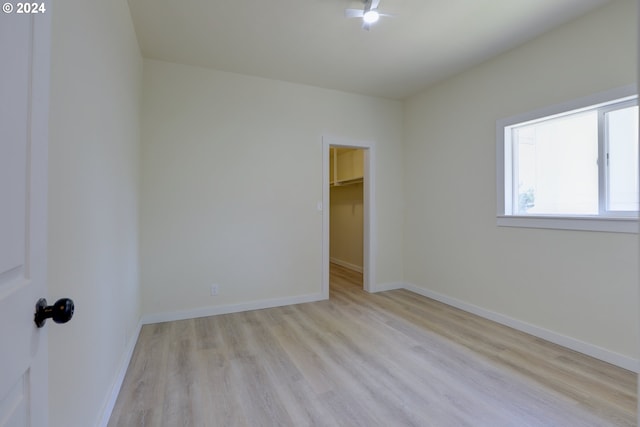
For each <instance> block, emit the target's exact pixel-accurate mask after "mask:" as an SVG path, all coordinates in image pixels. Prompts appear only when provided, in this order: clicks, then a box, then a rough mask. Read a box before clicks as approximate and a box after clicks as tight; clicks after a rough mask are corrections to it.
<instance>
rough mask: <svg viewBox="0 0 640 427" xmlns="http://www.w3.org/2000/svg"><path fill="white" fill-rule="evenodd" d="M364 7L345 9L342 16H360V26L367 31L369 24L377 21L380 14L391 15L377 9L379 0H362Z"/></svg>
mask: <svg viewBox="0 0 640 427" xmlns="http://www.w3.org/2000/svg"><path fill="white" fill-rule="evenodd" d="M363 1H364V9H345V11H344V16H346V17H347V18H362V28H363V29H364V30H367V31H369V28H371V24H374V23H376V22H378V19H380V17H381V16H393V15H389V14H387V13H381V12H380V11H378V5H379V4H380V0H363Z"/></svg>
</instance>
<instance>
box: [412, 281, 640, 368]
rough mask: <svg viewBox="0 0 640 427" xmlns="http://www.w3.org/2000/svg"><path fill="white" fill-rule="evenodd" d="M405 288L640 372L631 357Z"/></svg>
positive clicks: (488, 311) (469, 305) (438, 295)
mask: <svg viewBox="0 0 640 427" xmlns="http://www.w3.org/2000/svg"><path fill="white" fill-rule="evenodd" d="M404 288H405V289H407V290H409V291H411V292H415V293H416V294H419V295H422V296H425V297H427V298H431V299H434V300H436V301H440V302H442V303H444V304H447V305H450V306H452V307H456V308H459V309H460V310H464V311H467V312H469V313H473V314H475V315H478V316H480V317H484V318H485V319H489V320H493V321H494V322H497V323H500V324H502V325H505V326H509V327H510V328H513V329H516V330H519V331H521V332H526V333H528V334H530V335H533V336H535V337H538V338H542V339H544V340H547V341H550V342H552V343H554V344H558V345H561V346H563V347H566V348H569V349H571V350H575V351H577V352H580V353H583V354H586V355H587V356H591V357H594V358H596V359H600V360H602V361H605V362H607V363H611V364H612V365H616V366H619V367H621V368H624V369H627V370H629V371H632V372H636V373H638V372H640V361H639V360H637V359H633V358H631V357H628V356H624V355H622V354H619V353H615V352H613V351H610V350H607V349H604V348H602V347H598V346H596V345H593V344H589V343H586V342H584V341H580V340H577V339H575V338H571V337H568V336H566V335H562V334H559V333H557V332H553V331H550V330H548V329H544V328H541V327H539V326H535V325H532V324H530V323H527V322H523V321H521V320H517V319H514V318H512V317H509V316H505V315H504V314H500V313H496V312H494V311H491V310H487V309H484V308H482V307H478V306H476V305H473V304H469V303H466V302H464V301H461V300H458V299H456V298H452V297H448V296H446V295H442V294H439V293H437V292H434V291H431V290H429V289H425V288H421V287H419V286H417V285H414V284H411V283H405V286H404Z"/></svg>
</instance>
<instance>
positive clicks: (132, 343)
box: [97, 321, 142, 427]
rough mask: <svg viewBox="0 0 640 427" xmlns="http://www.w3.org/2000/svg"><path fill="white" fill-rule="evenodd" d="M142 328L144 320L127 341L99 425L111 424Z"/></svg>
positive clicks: (104, 426) (102, 426)
mask: <svg viewBox="0 0 640 427" xmlns="http://www.w3.org/2000/svg"><path fill="white" fill-rule="evenodd" d="M141 329H142V321H139V322H138V325H137V326H136V330H135V332H134V333H133V335H132V336H131V339H130V340H129V342H128V343H127V347H126V348H125V352H124V355H123V356H122V361H121V362H120V367H119V368H118V372H117V374H116V377H115V379H114V380H113V384H112V385H111V390H110V391H109V394H108V395H107V399H106V401H105V404H104V405H103V409H102V413H101V416H100V418H99V421H98V424H97V425H98V426H99V427H107V424H109V418H111V413H112V412H113V408H114V406H115V405H116V400H117V399H118V394H120V389H121V388H122V383H123V382H124V376H125V374H126V373H127V369H128V368H129V363H130V362H131V357H133V350H134V349H135V348H136V343H137V342H138V337H139V336H140V330H141Z"/></svg>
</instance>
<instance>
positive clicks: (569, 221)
mask: <svg viewBox="0 0 640 427" xmlns="http://www.w3.org/2000/svg"><path fill="white" fill-rule="evenodd" d="M496 223H497V225H498V226H499V227H520V228H547V229H553V230H581V231H602V232H609V233H638V218H636V217H633V218H613V217H557V216H515V215H499V216H498V217H497V220H496Z"/></svg>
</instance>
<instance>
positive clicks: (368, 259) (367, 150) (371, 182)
mask: <svg viewBox="0 0 640 427" xmlns="http://www.w3.org/2000/svg"><path fill="white" fill-rule="evenodd" d="M331 147H337V148H357V149H362V150H364V164H363V194H362V196H363V203H362V211H363V230H362V240H363V242H362V252H363V253H362V264H363V265H362V279H363V289H364V290H365V291H367V292H373V289H374V287H375V283H376V281H375V269H374V268H373V260H375V252H376V251H375V249H376V239H375V223H376V221H375V219H376V216H375V205H376V204H375V175H376V174H375V144H374V143H373V142H371V141H358V140H352V139H348V138H342V137H336V136H330V135H323V137H322V298H324V299H329V232H330V225H329V216H330V215H329V208H330V193H329V150H330V148H331Z"/></svg>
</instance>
